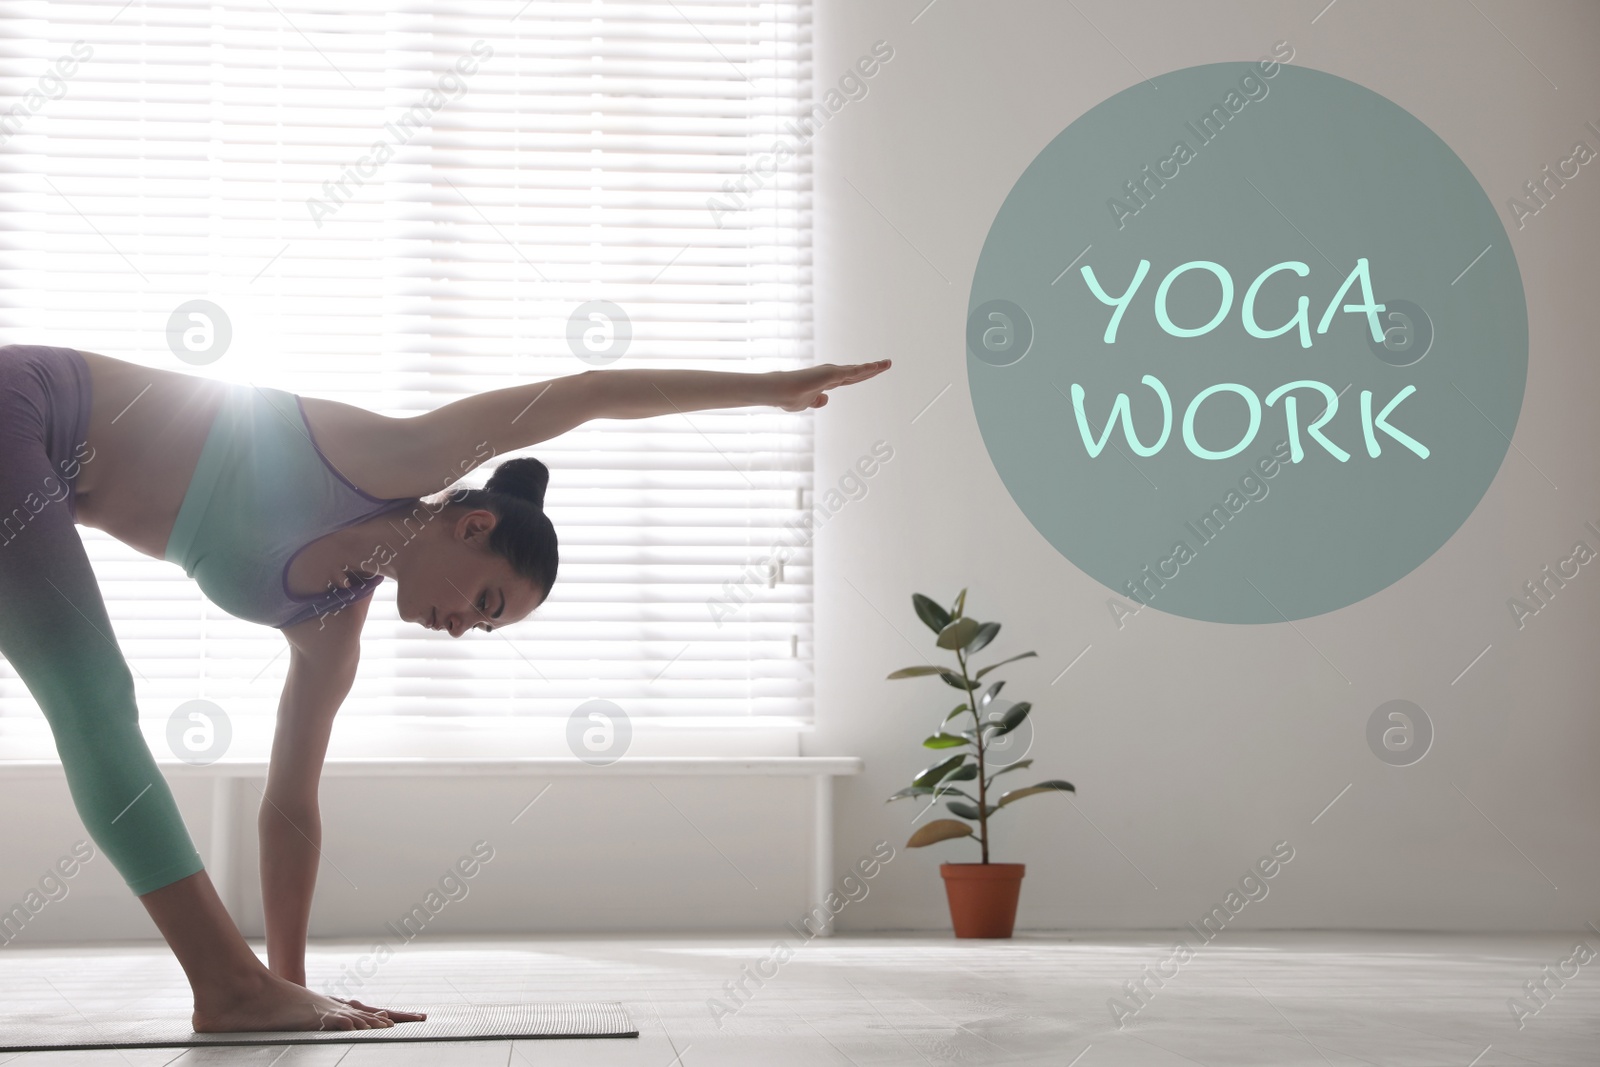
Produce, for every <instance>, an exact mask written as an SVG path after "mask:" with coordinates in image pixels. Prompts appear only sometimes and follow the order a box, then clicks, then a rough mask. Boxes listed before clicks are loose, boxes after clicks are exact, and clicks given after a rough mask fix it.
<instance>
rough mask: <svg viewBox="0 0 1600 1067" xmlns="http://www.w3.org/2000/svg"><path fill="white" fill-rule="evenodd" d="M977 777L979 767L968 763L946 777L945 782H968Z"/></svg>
mask: <svg viewBox="0 0 1600 1067" xmlns="http://www.w3.org/2000/svg"><path fill="white" fill-rule="evenodd" d="M976 777H978V765H977V764H976V763H968V764H966V765H965V766H963V767H957V768H956V769H955V770H953V771H951V772H950V773H949V774H947V775H945V776H944V780H945V781H946V782H967V781H971V780H972V779H974V778H976Z"/></svg>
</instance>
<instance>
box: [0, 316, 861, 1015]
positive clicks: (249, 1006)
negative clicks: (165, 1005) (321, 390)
mask: <svg viewBox="0 0 1600 1067" xmlns="http://www.w3.org/2000/svg"><path fill="white" fill-rule="evenodd" d="M888 367H889V361H888V360H880V361H878V362H875V363H861V364H853V365H848V366H836V365H834V364H824V365H820V366H813V367H807V368H804V369H802V370H795V371H774V372H769V373H764V374H741V373H733V372H725V371H693V370H646V369H626V370H618V369H606V370H587V371H583V372H581V373H577V374H571V375H567V376H565V377H561V378H555V379H552V380H550V381H545V382H535V383H532V384H529V385H520V386H515V387H512V388H509V389H498V390H494V391H492V392H488V393H482V394H480V395H477V396H473V397H468V398H466V399H464V400H459V401H456V402H454V403H451V404H446V405H445V406H443V407H441V408H438V409H437V410H435V411H431V412H428V413H426V414H424V415H418V416H414V417H411V418H390V417H387V416H383V415H378V414H374V413H372V412H369V411H365V410H363V409H361V408H357V407H352V406H350V405H347V404H341V403H336V402H334V401H331V400H318V399H315V398H311V397H300V396H296V395H294V394H292V393H287V392H284V391H282V390H278V389H269V388H260V387H252V386H243V385H234V384H229V383H223V382H217V381H212V380H210V379H206V378H200V377H196V376H192V375H187V374H181V373H176V372H173V371H166V370H157V369H153V368H150V367H145V366H141V365H139V364H135V363H127V362H124V361H121V360H116V359H112V358H109V357H107V356H103V355H99V354H97V353H94V352H82V351H79V350H77V349H71V348H54V347H47V346H40V345H6V346H0V655H4V656H5V658H6V659H7V660H8V661H9V662H10V663H11V665H12V667H13V668H14V669H15V670H16V672H17V673H18V675H20V676H21V678H22V680H23V681H24V682H25V683H26V684H27V686H28V690H29V692H30V693H31V694H32V695H33V696H34V698H35V699H36V700H37V701H38V703H39V706H40V708H41V709H42V710H43V711H44V714H45V717H46V719H47V720H48V721H49V723H50V728H51V731H52V733H53V734H54V737H55V742H56V749H57V751H58V752H59V753H60V756H61V762H62V765H63V767H64V768H65V770H66V775H67V784H68V787H69V788H70V790H71V792H72V798H73V803H74V804H75V805H76V806H77V809H78V812H79V814H80V815H81V816H82V818H83V821H84V825H85V826H86V827H87V829H88V831H89V833H90V836H91V837H93V839H94V841H95V843H96V844H98V845H99V846H100V849H101V851H103V852H104V853H105V854H106V856H107V857H108V858H109V859H110V860H111V863H112V864H113V865H114V866H115V867H116V868H117V871H118V873H119V874H121V875H122V877H123V878H124V880H125V881H126V882H127V883H128V886H129V888H130V889H132V890H133V892H134V893H135V894H137V895H138V897H139V900H140V902H141V903H143V904H144V906H145V908H146V909H147V910H148V911H149V913H150V917H151V919H153V920H154V922H155V924H156V927H157V928H158V929H159V930H160V931H161V934H162V936H163V937H165V938H166V940H167V944H169V945H170V946H171V947H172V950H173V952H174V953H175V954H176V955H177V957H178V961H179V962H180V963H181V964H182V966H183V969H184V972H185V974H186V975H187V976H188V978H189V984H190V986H191V987H192V988H193V991H194V1015H193V1018H192V1024H193V1026H194V1029H195V1030H197V1031H203V1032H218V1031H240V1030H319V1029H346V1030H347V1029H368V1028H371V1027H382V1026H392V1025H394V1023H396V1022H406V1021H410V1020H416V1019H422V1018H424V1015H423V1014H422V1013H420V1012H406V1011H399V1010H389V1009H383V1008H375V1007H371V1006H370V1005H367V1004H363V1003H361V1002H360V1001H357V1000H344V999H341V998H337V997H327V996H322V995H319V994H317V993H314V992H312V991H311V990H309V989H307V988H306V987H305V939H306V929H307V924H308V921H309V917H310V912H311V896H312V891H313V888H314V886H315V884H316V875H317V860H318V855H319V853H318V848H319V844H320V841H321V836H322V835H321V824H320V821H319V818H318V812H317V781H318V778H319V776H320V774H321V770H322V762H323V757H324V754H325V753H326V751H327V745H328V736H329V731H330V729H331V727H332V722H333V716H334V713H335V712H336V711H338V709H339V705H340V704H341V703H342V702H343V700H344V698H345V696H346V695H347V694H348V693H349V690H350V686H351V684H352V682H353V681H354V678H355V673H356V663H357V660H358V657H359V651H360V635H361V626H362V623H363V621H364V620H365V619H366V615H367V608H368V605H369V603H370V595H371V592H372V590H373V589H374V588H375V587H376V586H377V585H378V583H380V582H381V581H383V579H385V578H388V579H391V580H393V581H394V582H395V584H396V592H395V601H396V605H397V607H398V609H399V612H400V616H401V618H402V619H403V620H405V621H406V622H413V623H417V624H418V625H421V626H426V627H428V628H430V629H437V630H443V631H446V632H448V633H449V634H450V636H451V637H460V636H461V635H462V634H464V633H466V632H467V631H468V630H472V629H483V630H492V629H494V628H496V627H500V626H508V625H510V624H512V623H514V622H517V621H519V620H521V619H524V618H527V616H528V614H529V613H530V612H532V611H534V610H535V609H536V608H538V606H539V605H540V604H541V603H543V602H544V599H545V598H546V597H547V596H549V594H550V588H551V585H552V584H553V583H554V581H555V577H556V565H557V552H556V534H555V530H554V528H553V527H552V526H551V524H550V520H549V519H548V518H547V517H546V516H545V514H544V511H543V500H544V490H545V484H546V482H547V481H548V478H549V472H548V470H546V469H545V467H544V465H543V464H542V463H540V462H539V461H538V460H535V459H526V458H524V459H514V460H510V461H508V462H505V463H503V464H501V465H500V466H499V467H498V468H497V469H496V470H495V471H494V474H493V476H492V477H491V478H490V479H489V482H488V485H487V486H486V487H485V488H483V489H470V490H468V489H455V490H452V489H450V487H451V486H452V484H453V483H454V482H455V481H456V480H457V479H459V478H460V477H461V475H463V474H465V473H467V472H469V471H471V470H472V469H474V468H475V467H477V466H479V465H481V464H482V463H483V462H484V461H485V460H487V459H489V458H491V457H493V456H495V455H499V454H502V453H505V452H511V451H514V450H516V449H521V448H526V447H528V446H529V445H532V444H535V443H536V442H539V441H544V440H547V439H549V438H552V437H556V436H558V435H559V434H562V433H565V432H566V431H567V430H570V429H572V428H573V427H575V426H578V425H580V424H582V423H584V422H587V421H588V420H590V419H597V418H609V419H636V418H647V417H650V416H653V415H665V414H672V413H674V412H688V411H699V410H704V409H707V408H727V407H744V406H750V405H771V406H776V407H781V408H783V409H784V410H785V411H801V410H803V409H806V408H813V407H822V406H823V405H824V404H826V403H827V402H828V396H827V392H826V391H827V390H829V389H832V388H835V387H837V386H841V385H848V384H851V383H854V382H860V381H865V380H866V379H868V378H871V377H873V376H875V375H877V374H880V373H882V372H883V371H884V370H887V369H888ZM75 522H77V523H82V524H83V525H85V526H92V527H95V528H97V529H100V530H104V531H105V532H106V533H108V534H110V535H111V536H112V537H115V538H116V539H117V540H119V541H122V542H123V543H125V544H128V545H131V546H132V547H133V548H135V549H138V550H139V551H140V552H143V553H144V554H146V555H149V556H154V557H157V558H159V559H167V560H170V561H172V562H175V563H177V564H179V565H180V566H182V567H183V569H184V570H185V572H186V573H188V574H189V575H190V576H191V577H193V578H194V579H195V580H196V582H197V583H198V584H199V586H200V588H201V591H202V592H204V593H205V594H206V596H207V597H208V598H210V599H211V600H213V601H214V602H216V603H217V604H218V605H219V606H220V607H222V608H224V609H225V610H227V611H228V612H230V613H231V614H234V615H236V616H238V617H240V618H244V619H248V620H250V621H253V622H260V623H262V624H263V625H269V626H273V627H276V628H277V629H279V630H281V631H282V632H283V635H284V637H285V638H286V639H287V640H288V642H289V648H290V657H289V670H288V677H287V678H286V680H285V682H284V688H283V695H282V697H281V699H280V702H279V705H278V720H277V728H276V732H275V734H274V736H273V743H272V756H271V761H270V764H269V769H268V773H267V783H266V790H265V798H266V799H265V802H264V803H263V804H262V807H261V813H260V818H259V826H260V835H261V872H262V895H263V902H264V907H265V918H266V933H267V937H266V940H267V958H268V962H267V964H266V965H263V964H262V963H261V961H260V960H259V959H258V958H257V956H256V955H255V953H254V952H253V951H252V950H251V948H250V946H249V945H248V944H247V943H246V942H245V940H244V938H243V936H242V935H240V933H239V930H238V928H237V927H236V926H235V925H234V923H233V921H232V919H231V918H230V917H229V915H228V913H227V911H226V909H225V908H224V907H223V906H222V902H221V900H220V899H219V898H218V897H217V894H216V891H215V889H214V888H213V887H212V884H211V880H210V879H209V878H208V877H207V875H206V872H205V870H204V867H203V865H202V863H201V861H200V856H199V854H198V853H197V852H196V851H195V848H194V845H193V843H192V841H191V839H190V837H189V834H188V831H187V829H186V828H185V827H184V824H183V820H182V819H181V818H180V817H179V815H178V810H177V807H176V806H175V804H174V803H173V799H172V794H171V792H170V791H169V790H168V788H167V784H166V782H165V781H164V780H163V779H162V777H161V774H160V771H159V770H158V769H157V767H156V764H155V760H154V758H153V757H152V756H151V754H150V750H149V748H148V746H147V745H146V744H145V742H144V739H143V736H142V735H141V734H140V732H139V726H138V709H137V708H136V706H135V703H134V687H133V676H132V674H131V672H130V670H129V668H128V664H127V662H126V660H124V658H123V656H122V653H121V651H120V649H119V648H118V647H117V644H116V641H115V639H114V638H113V637H112V633H111V623H110V619H109V618H108V616H107V614H106V607H105V603H104V601H103V599H102V598H101V595H100V589H99V587H98V586H97V585H96V583H95V579H94V573H93V571H92V570H91V568H90V566H89V560H88V556H87V555H86V553H85V551H84V547H83V541H82V539H81V538H80V537H79V535H78V532H77V530H76V529H75V528H74V523H75Z"/></svg>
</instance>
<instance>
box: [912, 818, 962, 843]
mask: <svg viewBox="0 0 1600 1067" xmlns="http://www.w3.org/2000/svg"><path fill="white" fill-rule="evenodd" d="M971 836H972V827H970V826H968V825H967V824H966V823H964V822H958V821H957V820H955V819H935V820H933V821H932V822H930V823H928V824H927V825H926V826H924V827H922V828H921V829H919V830H918V831H917V832H916V833H914V834H912V835H911V837H910V838H909V839H908V840H907V841H906V847H907V848H921V847H922V846H924V845H931V844H934V843H935V842H938V841H948V840H950V839H951V838H955V837H971Z"/></svg>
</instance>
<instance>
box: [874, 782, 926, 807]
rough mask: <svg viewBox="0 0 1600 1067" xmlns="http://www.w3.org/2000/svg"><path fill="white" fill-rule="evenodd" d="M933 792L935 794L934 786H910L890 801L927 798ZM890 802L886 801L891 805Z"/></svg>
mask: <svg viewBox="0 0 1600 1067" xmlns="http://www.w3.org/2000/svg"><path fill="white" fill-rule="evenodd" d="M931 792H933V787H932V786H926V785H908V786H906V787H905V788H904V789H902V790H900V792H898V793H896V794H895V795H894V796H892V797H890V798H889V800H899V799H900V798H901V797H925V796H927V795H928V794H929V793H931ZM889 800H885V801H884V803H885V804H887V803H889Z"/></svg>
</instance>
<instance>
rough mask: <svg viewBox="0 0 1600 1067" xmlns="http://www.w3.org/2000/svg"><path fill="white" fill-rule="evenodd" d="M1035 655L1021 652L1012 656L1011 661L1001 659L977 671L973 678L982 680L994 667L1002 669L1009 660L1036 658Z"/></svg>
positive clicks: (1034, 653) (1035, 653)
mask: <svg viewBox="0 0 1600 1067" xmlns="http://www.w3.org/2000/svg"><path fill="white" fill-rule="evenodd" d="M1037 655H1038V653H1037V652H1022V653H1019V654H1018V655H1015V656H1012V657H1011V659H1003V660H1001V661H1000V662H999V663H991V664H989V665H988V666H987V667H985V668H984V669H983V670H981V671H979V672H978V673H977V674H976V675H975V677H978V678H982V677H983V676H984V675H986V674H988V673H989V672H990V671H992V670H994V669H995V668H996V667H1003V666H1005V665H1006V664H1007V663H1010V662H1011V660H1017V659H1026V658H1027V657H1029V656H1037Z"/></svg>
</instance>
